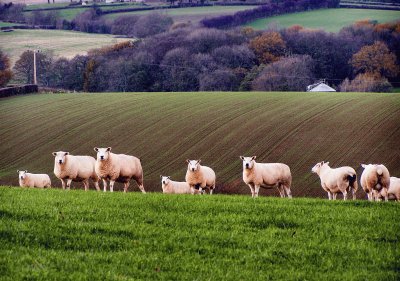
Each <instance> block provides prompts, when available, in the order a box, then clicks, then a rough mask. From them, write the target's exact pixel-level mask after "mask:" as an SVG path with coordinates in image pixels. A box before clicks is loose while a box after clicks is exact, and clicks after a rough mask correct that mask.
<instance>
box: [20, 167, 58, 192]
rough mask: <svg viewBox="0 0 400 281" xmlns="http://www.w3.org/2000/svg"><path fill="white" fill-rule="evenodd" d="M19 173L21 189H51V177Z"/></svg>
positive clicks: (24, 172)
mask: <svg viewBox="0 0 400 281" xmlns="http://www.w3.org/2000/svg"><path fill="white" fill-rule="evenodd" d="M17 172H18V180H19V186H20V187H41V188H43V187H51V181H50V177H49V175H47V174H31V173H28V171H26V170H25V171H20V170H18V171H17Z"/></svg>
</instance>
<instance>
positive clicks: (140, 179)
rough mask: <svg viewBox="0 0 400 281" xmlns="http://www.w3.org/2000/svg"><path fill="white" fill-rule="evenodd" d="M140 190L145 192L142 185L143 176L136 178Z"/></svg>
mask: <svg viewBox="0 0 400 281" xmlns="http://www.w3.org/2000/svg"><path fill="white" fill-rule="evenodd" d="M136 182H137V184H138V186H139V189H140V191H142V193H146V190H144V185H143V176H142V177H141V178H139V179H137V180H136Z"/></svg>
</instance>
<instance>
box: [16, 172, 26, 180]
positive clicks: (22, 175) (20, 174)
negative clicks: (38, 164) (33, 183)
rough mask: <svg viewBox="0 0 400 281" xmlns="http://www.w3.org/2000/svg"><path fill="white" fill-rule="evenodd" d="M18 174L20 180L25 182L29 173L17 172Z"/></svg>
mask: <svg viewBox="0 0 400 281" xmlns="http://www.w3.org/2000/svg"><path fill="white" fill-rule="evenodd" d="M17 172H18V178H19V179H20V180H24V179H25V178H26V173H27V172H28V171H26V170H25V171H17Z"/></svg>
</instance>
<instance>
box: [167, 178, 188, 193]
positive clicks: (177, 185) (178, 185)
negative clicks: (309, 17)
mask: <svg viewBox="0 0 400 281" xmlns="http://www.w3.org/2000/svg"><path fill="white" fill-rule="evenodd" d="M160 178H161V188H162V190H163V193H169V194H190V193H192V192H191V190H190V186H189V184H188V183H187V182H185V181H184V182H179V181H173V180H171V177H169V176H160Z"/></svg>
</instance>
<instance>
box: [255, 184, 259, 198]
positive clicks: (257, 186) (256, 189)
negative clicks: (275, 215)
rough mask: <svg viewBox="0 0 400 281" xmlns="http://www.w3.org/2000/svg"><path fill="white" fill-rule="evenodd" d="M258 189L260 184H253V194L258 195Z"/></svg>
mask: <svg viewBox="0 0 400 281" xmlns="http://www.w3.org/2000/svg"><path fill="white" fill-rule="evenodd" d="M259 191H260V186H259V185H254V196H255V197H258V192H259Z"/></svg>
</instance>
